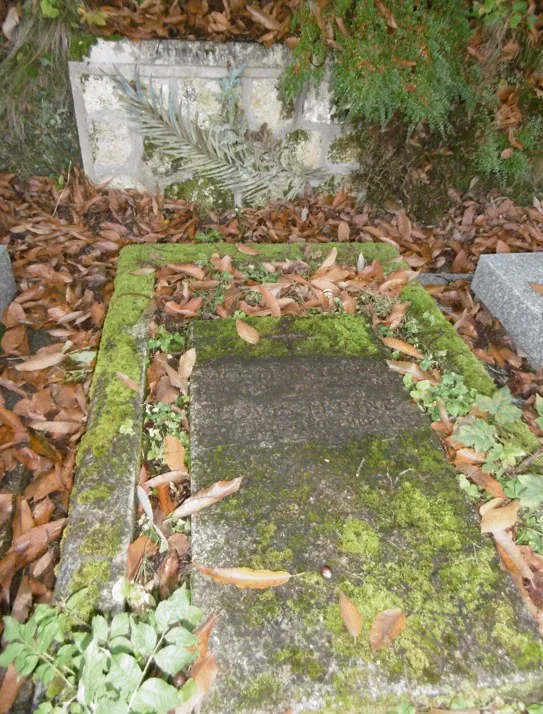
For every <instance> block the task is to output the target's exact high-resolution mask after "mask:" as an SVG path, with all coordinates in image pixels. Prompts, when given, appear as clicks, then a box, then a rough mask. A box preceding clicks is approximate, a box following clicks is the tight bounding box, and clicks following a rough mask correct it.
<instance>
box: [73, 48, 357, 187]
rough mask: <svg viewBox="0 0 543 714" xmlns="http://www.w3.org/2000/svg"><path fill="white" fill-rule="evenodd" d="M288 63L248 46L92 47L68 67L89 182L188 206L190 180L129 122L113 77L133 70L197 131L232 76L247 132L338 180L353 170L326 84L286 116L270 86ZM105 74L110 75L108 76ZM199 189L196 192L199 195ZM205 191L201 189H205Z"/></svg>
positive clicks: (351, 143)
mask: <svg viewBox="0 0 543 714" xmlns="http://www.w3.org/2000/svg"><path fill="white" fill-rule="evenodd" d="M290 61H291V52H290V50H289V49H288V48H287V47H285V46H281V45H274V46H272V47H264V46H263V45H260V44H257V43H253V42H226V43H225V42H218V43H215V42H190V41H179V40H150V41H143V42H130V41H128V40H122V41H120V42H111V41H106V40H98V41H97V43H96V44H95V45H94V46H93V47H92V48H91V50H90V54H89V56H88V58H86V59H85V60H84V61H82V62H70V81H71V85H72V92H73V98H74V107H75V113H76V118H77V127H78V132H79V141H80V144H81V153H82V156H83V165H84V167H85V172H86V174H87V175H88V176H90V177H91V178H92V179H93V180H95V181H106V180H107V181H111V184H110V185H111V186H117V187H121V188H133V187H137V188H142V187H146V188H148V189H150V190H153V191H154V190H156V188H157V186H158V187H159V188H161V189H168V188H169V192H170V193H171V194H172V195H177V196H179V197H183V198H187V199H188V200H195V199H194V198H193V197H192V194H193V192H194V191H195V190H196V188H197V187H198V182H196V181H195V180H194V179H193V180H190V179H192V175H191V173H190V172H189V173H187V171H186V170H184V169H183V167H182V166H180V165H179V162H178V161H175V160H173V159H172V158H171V157H168V156H165V155H161V154H159V153H158V152H156V151H155V150H153V147H152V142H149V141H147V142H144V140H143V139H142V137H141V135H140V133H139V132H138V131H137V130H136V129H134V127H133V126H132V124H131V123H130V122H129V120H128V117H127V113H126V111H125V109H124V107H123V104H122V102H121V101H120V98H119V94H118V92H117V91H116V89H115V85H114V83H113V81H112V80H111V75H115V74H116V73H117V72H121V73H122V74H123V75H124V76H126V77H127V78H128V79H129V80H133V79H134V76H135V72H136V70H137V71H138V72H139V74H140V76H141V78H142V81H143V82H144V84H148V82H149V80H150V79H151V78H152V79H153V85H154V86H155V88H156V89H157V91H158V90H161V91H162V93H163V98H164V100H165V102H168V101H169V98H170V97H172V99H173V100H174V101H175V104H176V106H178V105H179V104H181V105H182V110H183V112H184V113H185V114H186V115H190V116H191V117H193V118H195V119H196V118H197V120H198V122H199V123H200V124H202V125H203V126H209V124H210V122H213V121H217V120H218V119H219V118H220V117H221V115H222V117H221V121H222V120H224V115H223V110H222V108H221V105H222V103H223V100H224V92H223V90H222V89H221V82H224V81H225V79H227V78H228V76H229V74H230V72H231V71H232V70H239V71H240V84H239V102H240V106H241V108H242V110H243V112H244V114H245V116H246V118H247V122H248V126H249V128H250V129H251V131H257V130H259V129H260V128H261V127H262V126H263V125H264V124H265V125H266V126H267V128H268V129H269V130H270V132H271V133H272V134H273V136H274V137H275V138H276V139H281V140H284V141H285V142H286V153H287V154H288V157H289V158H291V159H292V158H294V157H295V158H296V160H297V162H299V163H301V164H303V165H305V166H307V167H308V168H319V167H322V168H325V169H326V170H327V172H329V173H330V174H345V173H347V172H349V171H352V170H355V169H356V168H357V167H358V161H357V153H356V144H355V140H354V138H353V137H349V134H348V133H346V132H345V130H344V129H343V128H342V127H341V126H340V124H338V123H337V122H336V121H334V119H333V117H332V114H333V107H332V102H331V96H330V89H329V84H328V81H327V80H326V79H325V80H324V81H323V82H322V83H321V84H320V85H319V87H317V88H312V89H308V91H307V92H306V93H305V94H304V95H303V96H302V97H300V99H299V100H298V101H297V102H296V103H295V106H294V107H293V108H292V109H291V111H285V110H284V108H283V106H282V103H281V100H280V98H279V89H278V83H279V78H280V77H281V75H282V73H283V71H284V70H285V68H286V66H287V65H288V64H289V62H290ZM108 75H109V76H108ZM203 190H204V186H203V184H202V185H200V193H201V192H202V191H203ZM208 190H211V189H209V187H208Z"/></svg>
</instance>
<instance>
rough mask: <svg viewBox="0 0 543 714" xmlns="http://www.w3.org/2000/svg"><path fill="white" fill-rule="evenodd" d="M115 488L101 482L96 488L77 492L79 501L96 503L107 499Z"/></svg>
mask: <svg viewBox="0 0 543 714" xmlns="http://www.w3.org/2000/svg"><path fill="white" fill-rule="evenodd" d="M112 491H113V488H112V487H111V486H107V485H106V484H100V485H99V486H95V487H94V488H88V489H86V490H85V491H80V492H79V493H78V494H77V502H78V503H82V504H85V505H87V504H91V503H96V502H97V501H98V502H99V501H106V500H107V499H108V498H109V497H110V496H111V494H112Z"/></svg>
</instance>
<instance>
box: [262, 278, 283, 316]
mask: <svg viewBox="0 0 543 714" xmlns="http://www.w3.org/2000/svg"><path fill="white" fill-rule="evenodd" d="M260 292H261V293H262V297H263V298H264V302H265V303H266V305H267V306H268V307H269V308H270V312H271V316H272V317H281V308H280V307H279V303H278V302H277V298H276V297H275V296H274V295H273V294H272V293H271V292H270V291H269V290H268V288H266V286H265V285H260Z"/></svg>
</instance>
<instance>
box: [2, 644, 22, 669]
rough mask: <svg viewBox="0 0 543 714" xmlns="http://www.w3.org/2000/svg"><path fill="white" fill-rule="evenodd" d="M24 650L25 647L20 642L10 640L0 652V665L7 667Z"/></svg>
mask: <svg viewBox="0 0 543 714" xmlns="http://www.w3.org/2000/svg"><path fill="white" fill-rule="evenodd" d="M25 650H26V647H25V645H24V644H23V643H22V642H12V643H11V644H9V645H8V646H7V647H6V649H5V650H4V651H3V652H2V654H0V667H8V665H10V664H11V663H12V662H13V660H14V659H15V657H18V656H19V655H20V654H22V652H24V651H25Z"/></svg>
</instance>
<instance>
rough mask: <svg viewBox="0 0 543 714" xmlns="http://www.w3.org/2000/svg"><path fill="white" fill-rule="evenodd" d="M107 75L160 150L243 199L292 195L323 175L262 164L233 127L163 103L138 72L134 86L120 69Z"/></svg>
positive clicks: (255, 201) (251, 201)
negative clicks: (205, 122)
mask: <svg viewBox="0 0 543 714" xmlns="http://www.w3.org/2000/svg"><path fill="white" fill-rule="evenodd" d="M111 79H112V80H113V81H114V82H115V84H116V86H117V87H118V89H119V90H120V92H121V97H122V99H123V100H124V103H125V106H126V108H127V111H128V113H129V115H130V117H131V119H132V120H133V121H135V123H136V124H137V126H138V127H139V129H140V131H141V133H142V134H143V135H144V136H145V137H146V138H147V139H149V140H150V141H152V142H153V144H154V145H155V147H156V148H157V150H158V151H160V152H161V153H163V154H164V155H166V156H168V157H169V158H171V159H174V160H180V161H182V162H183V168H185V169H187V170H188V171H191V172H193V173H194V174H199V175H201V176H204V177H205V178H208V179H211V180H213V181H215V182H216V183H217V184H218V185H219V186H220V187H221V188H222V189H224V190H229V191H232V192H234V193H235V194H238V195H240V198H241V202H242V204H248V205H256V204H258V203H264V202H266V201H267V200H269V199H270V198H272V197H278V196H281V195H282V196H283V197H285V198H287V199H289V200H290V199H292V198H294V197H295V196H296V195H298V194H299V193H301V191H303V189H304V186H305V184H306V183H307V181H308V180H309V179H310V178H313V177H316V176H318V177H319V178H321V177H322V172H320V171H318V172H316V171H313V170H310V169H306V168H305V167H303V166H298V165H293V166H286V165H284V164H283V163H281V161H275V162H274V163H268V164H266V163H265V162H264V163H263V162H262V161H260V159H259V157H258V152H256V151H255V150H254V147H252V146H251V145H250V144H249V143H248V142H247V141H245V139H244V138H243V137H240V136H239V134H238V133H237V132H236V130H235V128H234V127H232V126H230V125H228V124H216V125H213V124H212V125H211V126H208V127H203V126H201V125H200V123H199V122H198V115H195V116H194V118H192V117H191V116H190V114H186V115H185V114H184V113H183V111H182V106H181V105H180V106H179V108H176V106H175V104H174V102H173V99H172V97H171V96H170V98H169V102H168V106H167V107H166V106H165V102H164V96H163V92H162V89H160V90H159V91H158V92H157V91H156V89H155V87H154V86H153V82H152V79H151V80H150V81H149V86H148V88H147V90H145V89H144V87H143V85H142V83H141V80H140V76H139V73H138V72H137V71H136V75H135V80H134V86H132V84H131V83H130V82H128V80H127V79H126V78H125V77H124V76H123V75H122V74H121V73H120V72H119V71H117V74H116V75H113V76H111Z"/></svg>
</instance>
